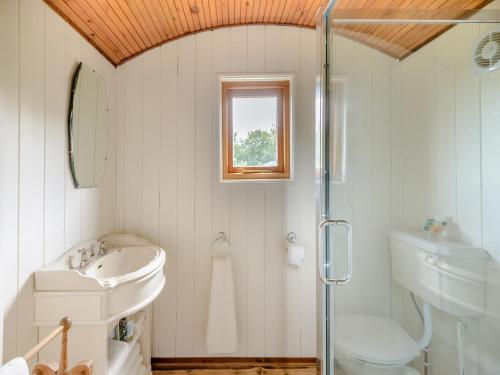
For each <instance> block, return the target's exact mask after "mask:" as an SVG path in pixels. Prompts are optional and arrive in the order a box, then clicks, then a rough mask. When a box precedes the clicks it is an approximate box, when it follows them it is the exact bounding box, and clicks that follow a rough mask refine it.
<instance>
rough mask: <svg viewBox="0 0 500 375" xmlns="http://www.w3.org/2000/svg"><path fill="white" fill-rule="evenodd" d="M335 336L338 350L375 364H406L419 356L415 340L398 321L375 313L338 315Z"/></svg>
mask: <svg viewBox="0 0 500 375" xmlns="http://www.w3.org/2000/svg"><path fill="white" fill-rule="evenodd" d="M334 336H335V344H336V347H337V350H340V351H342V352H344V353H345V354H347V355H348V356H351V357H354V358H357V359H359V360H363V361H366V362H371V363H375V364H386V365H391V364H394V365H395V364H401V363H402V364H405V363H408V362H410V361H411V360H412V359H414V358H415V357H418V356H419V355H420V348H419V347H418V345H417V343H416V342H415V340H413V339H412V338H411V337H410V336H409V335H408V333H406V331H405V330H404V329H403V328H401V326H400V325H399V324H398V323H396V322H395V321H393V320H391V319H387V318H382V317H378V316H371V315H349V316H339V317H337V318H336V319H335V332H334Z"/></svg>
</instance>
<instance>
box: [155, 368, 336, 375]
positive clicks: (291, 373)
mask: <svg viewBox="0 0 500 375" xmlns="http://www.w3.org/2000/svg"><path fill="white" fill-rule="evenodd" d="M188 374H189V375H316V366H310V367H304V368H281V369H276V368H273V369H266V368H263V367H254V368H250V369H236V370H232V369H215V370H200V369H197V370H169V371H155V372H154V375H188ZM335 375H345V372H344V371H343V370H341V369H337V368H335Z"/></svg>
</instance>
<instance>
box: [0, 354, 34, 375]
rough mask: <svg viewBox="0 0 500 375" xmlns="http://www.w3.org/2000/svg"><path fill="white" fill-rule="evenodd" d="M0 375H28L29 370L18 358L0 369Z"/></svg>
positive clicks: (23, 361)
mask: <svg viewBox="0 0 500 375" xmlns="http://www.w3.org/2000/svg"><path fill="white" fill-rule="evenodd" d="M0 375H30V370H29V369H28V364H27V363H26V361H25V360H24V359H23V358H21V357H18V358H14V359H13V360H12V361H9V362H7V363H6V364H5V365H3V366H2V367H0Z"/></svg>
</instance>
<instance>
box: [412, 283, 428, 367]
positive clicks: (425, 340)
mask: <svg viewBox="0 0 500 375" xmlns="http://www.w3.org/2000/svg"><path fill="white" fill-rule="evenodd" d="M410 296H411V300H412V302H413V306H415V310H417V313H418V316H419V318H420V321H421V322H422V325H423V326H424V333H423V335H422V338H421V339H420V340H419V341H417V345H418V346H419V348H421V349H422V351H423V352H424V375H430V368H431V363H430V360H429V343H430V342H431V338H432V313H431V307H430V305H429V304H428V303H426V302H424V303H423V304H422V309H423V313H422V311H421V310H420V307H419V306H418V303H417V300H416V299H415V295H414V294H413V292H410Z"/></svg>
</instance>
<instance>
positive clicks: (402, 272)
mask: <svg viewBox="0 0 500 375" xmlns="http://www.w3.org/2000/svg"><path fill="white" fill-rule="evenodd" d="M317 43H318V56H319V57H318V58H319V60H320V62H321V63H320V64H318V75H317V95H316V112H317V121H316V185H317V223H316V224H317V236H318V237H317V238H318V240H317V246H318V256H317V261H318V284H317V286H318V288H317V290H318V292H317V296H318V306H319V308H318V318H319V319H318V322H319V325H318V352H319V356H320V357H321V363H322V374H323V375H331V374H335V375H346V374H347V375H364V374H367V375H368V374H369V375H375V374H376V375H378V374H391V375H396V374H398V375H403V374H427V375H429V374H433V375H449V374H450V375H451V374H460V375H469V374H470V375H498V374H500V340H498V337H500V266H499V263H500V230H498V228H499V225H500V209H499V208H500V1H498V0H497V1H341V0H337V1H331V2H330V4H329V5H328V7H327V8H326V10H325V11H324V13H323V14H322V19H321V24H320V27H318V29H317ZM444 223H446V224H444ZM424 227H425V228H426V229H427V230H428V231H427V232H425V231H424ZM441 230H442V232H440V231H441ZM405 236H406V237H405ZM418 239H420V242H418V241H419V240H418ZM405 241H406V242H405ZM415 241H416V242H415ZM401 243H405V244H411V246H417V247H419V249H420V250H421V251H420V250H419V251H418V254H417V255H416V258H415V259H417V261H415V263H414V264H413V263H411V262H410V263H407V264H404V262H400V261H399V260H398V259H399V258H398V254H399V253H398V254H396V253H395V252H396V251H399V250H395V249H394V248H395V247H396V246H398V244H399V246H400V245H401ZM415 243H418V245H415ZM445 250H446V251H445ZM405 259H406V258H405ZM419 262H420V263H419ZM424 266H425V267H426V268H425V272H424V271H423V268H421V267H424ZM427 270H431V271H432V272H431V271H429V273H426V272H427ZM408 280H413V281H411V282H410V281H408ZM413 282H414V283H416V284H418V287H417V288H412V286H413V285H414V284H412V283H413ZM464 291H465V292H464ZM464 293H465V294H466V295H467V297H463V296H464V295H465V294H464ZM457 306H458V307H457ZM429 325H430V326H429ZM425 334H430V336H429V337H428V338H429V339H430V341H429V342H424V343H423V344H422V341H421V340H422V339H425V338H423V336H425ZM405 335H406V336H405ZM391 340H392V341H391ZM411 340H413V343H414V344H416V345H417V346H416V347H415V346H413V344H411V342H412V341H411ZM424 341H425V340H424ZM419 344H422V347H419V346H418V345H419Z"/></svg>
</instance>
